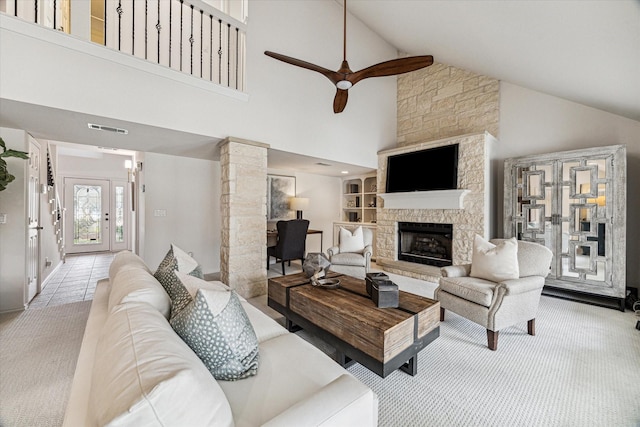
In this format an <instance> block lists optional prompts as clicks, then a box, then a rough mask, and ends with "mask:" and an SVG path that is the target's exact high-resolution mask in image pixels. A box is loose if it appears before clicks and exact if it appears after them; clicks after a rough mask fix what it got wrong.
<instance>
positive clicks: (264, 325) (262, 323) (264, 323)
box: [240, 298, 289, 343]
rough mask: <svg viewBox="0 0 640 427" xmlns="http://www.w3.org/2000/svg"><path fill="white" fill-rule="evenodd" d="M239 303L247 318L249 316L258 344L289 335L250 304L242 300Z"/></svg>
mask: <svg viewBox="0 0 640 427" xmlns="http://www.w3.org/2000/svg"><path fill="white" fill-rule="evenodd" d="M240 302H241V303H242V307H243V308H244V311H245V312H246V313H247V316H249V321H250V322H251V326H253V330H254V331H255V333H256V337H257V338H258V343H261V342H263V341H267V340H270V339H271V338H274V337H277V336H279V335H285V334H288V333H289V331H287V330H286V329H285V328H284V327H282V326H281V325H280V324H279V323H278V322H276V321H275V320H273V319H272V318H270V317H269V316H267V315H266V314H264V313H263V312H262V311H260V310H259V309H258V308H256V307H254V306H253V305H251V303H249V302H247V301H246V300H244V301H243V300H242V298H240Z"/></svg>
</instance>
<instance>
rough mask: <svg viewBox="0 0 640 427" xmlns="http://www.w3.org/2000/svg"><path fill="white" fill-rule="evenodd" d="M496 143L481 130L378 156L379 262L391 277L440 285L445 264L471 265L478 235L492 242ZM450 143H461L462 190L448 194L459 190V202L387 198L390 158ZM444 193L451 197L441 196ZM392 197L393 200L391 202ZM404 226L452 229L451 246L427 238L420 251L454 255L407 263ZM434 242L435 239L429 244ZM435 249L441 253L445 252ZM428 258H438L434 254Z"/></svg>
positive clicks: (437, 195) (437, 197)
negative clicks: (492, 165)
mask: <svg viewBox="0 0 640 427" xmlns="http://www.w3.org/2000/svg"><path fill="white" fill-rule="evenodd" d="M495 141H496V140H495V138H494V137H493V136H491V135H490V134H488V133H486V132H482V133H477V134H470V135H462V136H459V137H453V138H447V139H442V140H438V141H430V142H424V143H420V144H413V145H410V146H403V147H399V148H394V149H390V150H384V151H381V152H379V153H378V189H379V192H380V193H379V194H378V197H379V199H378V207H377V218H378V223H377V238H376V250H377V258H376V264H377V265H378V266H379V267H381V268H382V269H383V270H385V271H388V272H390V273H395V274H400V275H404V276H409V277H414V278H418V279H422V280H427V281H431V282H437V281H438V279H439V277H440V268H441V267H442V266H443V265H445V264H444V263H445V262H448V263H449V264H446V265H451V264H454V265H456V264H465V263H470V262H471V252H472V249H473V238H474V236H475V235H476V234H479V235H480V236H483V237H485V238H489V237H490V235H491V232H490V229H489V228H490V215H489V207H490V206H491V201H490V194H491V191H490V189H491V185H490V179H489V178H490V173H489V149H490V146H491V144H492V143H493V142H495ZM448 144H459V153H458V190H450V191H449V192H457V193H455V194H454V198H457V199H456V200H457V201H456V202H455V203H452V202H451V201H450V200H449V199H448V196H449V194H448V192H447V191H426V192H419V193H417V192H413V193H404V194H406V196H407V197H406V201H403V199H402V197H400V200H397V198H398V197H397V195H398V194H403V193H393V197H389V198H388V200H385V197H386V196H385V187H386V167H387V157H388V156H390V155H395V154H401V153H408V152H412V151H419V150H425V149H428V148H433V147H438V146H443V145H448ZM416 173H419V171H416ZM443 194H444V195H445V196H447V197H442V195H443ZM391 199H393V201H392V202H391ZM385 204H386V205H387V207H385ZM402 223H410V224H418V223H426V224H430V225H429V227H430V229H431V230H440V231H442V230H445V229H446V230H448V231H447V232H445V233H442V234H444V235H449V236H450V241H449V242H447V243H444V242H443V241H442V239H441V237H438V236H422V237H423V238H425V239H424V240H421V241H419V242H418V246H419V247H422V248H428V249H429V248H430V249H434V248H435V247H439V245H442V246H443V247H444V248H445V251H447V250H448V251H450V252H449V255H448V256H446V261H444V259H443V261H440V262H433V263H432V264H429V263H421V262H415V258H416V257H414V259H412V260H406V259H403V258H404V256H402V255H401V252H404V251H403V250H402V249H403V245H406V243H403V242H402V241H401V237H400V232H399V230H400V229H401V228H402V226H401V224H402ZM448 227H450V228H448ZM414 228H416V227H415V226H414ZM432 234H436V233H432ZM430 238H431V239H434V240H435V241H433V240H429V239H430ZM414 241H415V240H414ZM449 245H450V248H449ZM405 249H406V247H405ZM434 250H435V252H440V251H442V249H434ZM429 257H431V258H436V257H435V256H433V255H429ZM417 258H420V257H417ZM433 264H436V265H433ZM438 264H439V265H438Z"/></svg>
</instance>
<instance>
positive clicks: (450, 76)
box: [397, 63, 500, 146]
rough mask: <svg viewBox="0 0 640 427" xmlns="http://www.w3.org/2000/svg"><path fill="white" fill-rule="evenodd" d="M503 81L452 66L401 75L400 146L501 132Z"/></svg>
mask: <svg viewBox="0 0 640 427" xmlns="http://www.w3.org/2000/svg"><path fill="white" fill-rule="evenodd" d="M499 117H500V84H499V81H498V80H496V79H493V78H490V77H486V76H481V75H478V74H474V73H472V72H470V71H466V70H462V69H459V68H456V67H452V66H450V65H445V64H439V63H435V64H433V65H431V66H430V67H427V68H423V69H421V70H418V71H413V72H411V73H406V74H402V75H400V76H398V131H397V135H398V146H405V145H411V144H415V143H418V142H424V141H433V140H437V139H443V138H449V137H453V136H458V135H466V134H470V133H478V132H485V131H486V132H489V133H490V134H491V135H493V136H495V137H499V135H498V125H499Z"/></svg>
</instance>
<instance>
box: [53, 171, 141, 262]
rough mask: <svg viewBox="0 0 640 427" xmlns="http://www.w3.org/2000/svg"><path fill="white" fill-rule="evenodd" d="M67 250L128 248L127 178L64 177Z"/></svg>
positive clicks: (128, 185)
mask: <svg viewBox="0 0 640 427" xmlns="http://www.w3.org/2000/svg"><path fill="white" fill-rule="evenodd" d="M64 194H65V195H64V197H65V207H66V209H67V215H66V221H67V223H66V224H65V227H66V230H67V231H66V236H65V247H66V248H67V253H80V252H100V251H121V250H124V249H129V248H130V245H129V242H130V234H131V231H130V230H131V229H130V223H131V204H130V200H131V193H130V184H129V183H127V182H126V181H119V180H113V181H110V180H107V179H89V178H65V180H64Z"/></svg>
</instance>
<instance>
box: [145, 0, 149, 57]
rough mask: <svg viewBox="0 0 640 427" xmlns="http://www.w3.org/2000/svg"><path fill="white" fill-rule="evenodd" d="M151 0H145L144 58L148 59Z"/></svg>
mask: <svg viewBox="0 0 640 427" xmlns="http://www.w3.org/2000/svg"><path fill="white" fill-rule="evenodd" d="M148 3H149V0H144V59H147V45H148V42H149V34H148V27H149V25H148V22H149V8H148Z"/></svg>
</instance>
